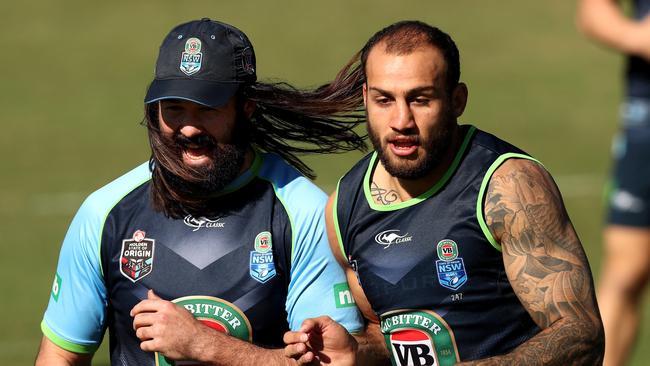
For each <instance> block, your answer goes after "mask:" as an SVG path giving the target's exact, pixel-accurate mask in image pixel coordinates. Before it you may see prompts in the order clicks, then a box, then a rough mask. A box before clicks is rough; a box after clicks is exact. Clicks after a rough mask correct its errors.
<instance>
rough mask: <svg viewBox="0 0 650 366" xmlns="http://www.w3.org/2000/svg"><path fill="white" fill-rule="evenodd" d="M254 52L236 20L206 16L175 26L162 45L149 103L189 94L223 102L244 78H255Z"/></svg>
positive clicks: (205, 102)
mask: <svg viewBox="0 0 650 366" xmlns="http://www.w3.org/2000/svg"><path fill="white" fill-rule="evenodd" d="M255 80H257V76H256V74H255V52H254V51H253V45H252V44H251V43H250V41H249V40H248V37H246V35H245V34H244V33H243V32H242V31H240V30H239V29H237V28H235V27H233V26H232V25H229V24H225V23H221V22H217V21H214V20H210V19H208V18H203V19H201V20H194V21H191V22H188V23H184V24H181V25H179V26H177V27H176V28H174V29H172V30H171V32H169V34H168V35H167V37H165V39H164V40H163V42H162V44H161V45H160V53H159V54H158V60H157V61H156V75H155V78H154V80H153V82H152V83H151V85H149V89H148V90H147V95H146V96H145V98H144V102H145V103H153V102H156V101H159V100H163V99H184V100H189V101H191V102H195V103H199V104H203V105H206V106H208V107H219V106H222V105H224V104H225V103H226V102H227V101H228V99H230V97H232V96H233V95H234V94H235V92H237V89H239V87H240V86H241V85H242V84H250V83H254V82H255Z"/></svg>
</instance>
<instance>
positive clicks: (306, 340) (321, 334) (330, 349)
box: [284, 316, 358, 366]
mask: <svg viewBox="0 0 650 366" xmlns="http://www.w3.org/2000/svg"><path fill="white" fill-rule="evenodd" d="M284 343H286V344H287V346H286V347H285V349H284V351H285V356H287V357H290V358H293V359H295V360H296V361H297V362H298V364H299V365H309V364H321V365H340V366H347V365H355V361H356V352H357V347H358V345H357V341H356V340H355V339H354V337H352V336H351V335H350V333H348V331H347V330H345V328H343V326H341V325H340V324H339V323H337V322H335V321H334V320H332V319H331V318H330V317H328V316H321V317H318V318H311V319H306V320H305V321H304V322H303V323H302V326H301V327H300V330H298V331H296V332H287V333H285V334H284Z"/></svg>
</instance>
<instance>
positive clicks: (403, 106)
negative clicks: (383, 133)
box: [390, 101, 415, 131]
mask: <svg viewBox="0 0 650 366" xmlns="http://www.w3.org/2000/svg"><path fill="white" fill-rule="evenodd" d="M392 117H393V118H391V123H390V127H391V128H392V129H393V130H396V131H404V130H408V129H410V128H413V127H415V120H414V118H413V112H412V111H411V108H410V106H409V104H408V103H407V102H406V101H397V102H396V103H395V112H394V114H393V116H392Z"/></svg>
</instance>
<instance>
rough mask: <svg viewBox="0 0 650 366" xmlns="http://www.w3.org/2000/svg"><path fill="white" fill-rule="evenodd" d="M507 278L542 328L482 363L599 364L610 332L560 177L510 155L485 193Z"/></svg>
mask: <svg viewBox="0 0 650 366" xmlns="http://www.w3.org/2000/svg"><path fill="white" fill-rule="evenodd" d="M484 210H485V217H486V222H487V224H488V226H489V228H490V230H491V232H492V233H493V234H494V236H495V239H496V240H497V241H500V242H501V245H502V248H503V260H504V264H505V267H506V272H507V274H508V279H509V280H510V283H511V285H512V287H513V289H514V291H515V293H516V294H517V296H518V297H519V300H520V301H521V303H522V305H523V306H524V307H525V308H526V310H527V311H528V313H529V314H530V316H531V317H532V319H533V320H534V321H535V322H536V323H537V325H538V326H539V327H540V328H542V331H541V332H540V333H539V334H537V335H536V336H535V337H533V338H531V339H530V340H528V341H527V342H525V343H523V344H522V345H520V346H519V347H517V348H516V349H515V350H513V351H512V352H511V353H510V354H508V355H504V356H499V357H495V358H491V359H487V360H483V361H479V362H476V364H481V365H483V364H485V365H493V364H494V365H500V364H526V365H537V364H544V365H555V364H558V365H560V364H561V365H567V364H571V365H577V364H589V365H591V364H600V363H602V353H603V345H604V343H603V342H604V338H603V335H602V334H603V333H602V325H601V321H600V315H599V314H598V309H597V306H596V301H595V295H594V290H593V280H592V278H591V272H590V270H589V264H588V262H587V258H586V256H585V253H584V251H583V249H582V245H581V244H580V241H579V239H578V236H577V235H576V233H575V230H574V229H573V226H572V225H571V222H570V220H569V217H568V215H567V213H566V210H565V208H564V204H563V202H562V198H561V196H560V193H559V191H558V190H557V187H556V186H555V183H554V182H553V180H552V179H551V177H550V176H549V175H548V173H547V172H546V171H545V170H544V169H543V168H542V167H540V166H539V165H538V164H536V163H534V162H532V161H526V160H513V161H508V162H506V164H504V165H503V166H502V167H500V168H499V169H498V170H497V172H496V173H495V174H494V176H493V177H492V179H491V181H490V184H489V187H488V191H487V193H486V196H485V208H484Z"/></svg>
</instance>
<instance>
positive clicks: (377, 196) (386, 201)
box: [370, 182, 402, 205]
mask: <svg viewBox="0 0 650 366" xmlns="http://www.w3.org/2000/svg"><path fill="white" fill-rule="evenodd" d="M370 195H371V196H372V198H373V200H374V201H375V202H376V203H379V204H381V205H390V204H391V203H395V202H401V201H402V200H401V198H400V196H399V194H398V193H397V191H395V190H393V189H384V188H381V187H380V186H379V185H378V184H377V183H376V182H372V183H371V184H370Z"/></svg>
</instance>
